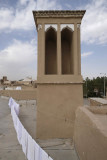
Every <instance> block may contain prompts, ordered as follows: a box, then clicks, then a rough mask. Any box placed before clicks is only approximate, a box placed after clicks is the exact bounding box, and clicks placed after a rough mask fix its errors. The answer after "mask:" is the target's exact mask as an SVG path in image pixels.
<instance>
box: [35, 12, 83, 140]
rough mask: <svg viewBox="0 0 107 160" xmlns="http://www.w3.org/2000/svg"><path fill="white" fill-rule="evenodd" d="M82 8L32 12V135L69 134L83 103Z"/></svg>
mask: <svg viewBox="0 0 107 160" xmlns="http://www.w3.org/2000/svg"><path fill="white" fill-rule="evenodd" d="M84 13H85V11H84V10H82V11H79V10H78V11H33V15H34V20H35V23H36V28H37V32H38V73H37V124H36V138H41V139H46V138H69V137H73V131H74V121H75V111H76V109H77V107H78V106H82V105H83V92H82V82H83V81H82V76H81V53H80V26H81V20H82V18H83V16H84Z"/></svg>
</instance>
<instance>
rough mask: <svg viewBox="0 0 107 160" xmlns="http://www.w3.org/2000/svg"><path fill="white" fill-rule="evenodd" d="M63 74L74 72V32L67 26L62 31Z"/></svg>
mask: <svg viewBox="0 0 107 160" xmlns="http://www.w3.org/2000/svg"><path fill="white" fill-rule="evenodd" d="M61 52H62V74H73V73H74V69H73V66H74V64H73V32H72V30H71V29H70V28H68V27H66V28H64V29H63V30H62V31H61Z"/></svg>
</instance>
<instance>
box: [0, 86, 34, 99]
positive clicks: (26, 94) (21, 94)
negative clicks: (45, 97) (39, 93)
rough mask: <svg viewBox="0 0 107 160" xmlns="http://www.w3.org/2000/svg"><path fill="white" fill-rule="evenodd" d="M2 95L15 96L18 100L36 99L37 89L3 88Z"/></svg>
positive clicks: (0, 92)
mask: <svg viewBox="0 0 107 160" xmlns="http://www.w3.org/2000/svg"><path fill="white" fill-rule="evenodd" d="M0 96H6V97H13V98H14V99H16V100H35V99H36V89H35V90H1V91H0Z"/></svg>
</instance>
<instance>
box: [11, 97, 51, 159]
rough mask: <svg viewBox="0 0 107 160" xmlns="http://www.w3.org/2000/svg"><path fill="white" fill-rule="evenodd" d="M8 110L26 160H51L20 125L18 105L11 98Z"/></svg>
mask: <svg viewBox="0 0 107 160" xmlns="http://www.w3.org/2000/svg"><path fill="white" fill-rule="evenodd" d="M8 105H9V108H10V109H11V115H12V119H13V124H14V127H15V130H16V133H17V139H18V141H19V143H20V145H21V146H22V150H23V152H24V154H25V156H26V157H27V159H28V160H53V159H52V158H51V157H50V156H49V155H48V154H47V153H46V152H45V151H44V150H43V149H42V148H41V147H40V146H39V145H38V144H37V143H36V141H35V140H34V139H33V138H32V137H31V136H30V134H29V133H28V132H27V130H26V129H25V128H24V126H23V125H22V123H21V121H20V119H19V117H18V115H19V109H20V107H19V104H17V103H16V102H15V100H14V99H13V98H10V99H9V103H8Z"/></svg>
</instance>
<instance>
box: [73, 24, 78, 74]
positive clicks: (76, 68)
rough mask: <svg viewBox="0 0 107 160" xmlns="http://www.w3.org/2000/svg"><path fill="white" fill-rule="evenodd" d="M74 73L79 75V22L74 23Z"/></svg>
mask: <svg viewBox="0 0 107 160" xmlns="http://www.w3.org/2000/svg"><path fill="white" fill-rule="evenodd" d="M73 41H74V75H78V61H77V59H78V53H77V52H78V49H77V48H78V45H77V24H76V23H75V24H74V37H73Z"/></svg>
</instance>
